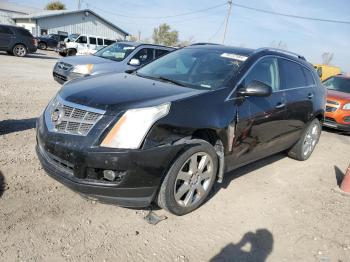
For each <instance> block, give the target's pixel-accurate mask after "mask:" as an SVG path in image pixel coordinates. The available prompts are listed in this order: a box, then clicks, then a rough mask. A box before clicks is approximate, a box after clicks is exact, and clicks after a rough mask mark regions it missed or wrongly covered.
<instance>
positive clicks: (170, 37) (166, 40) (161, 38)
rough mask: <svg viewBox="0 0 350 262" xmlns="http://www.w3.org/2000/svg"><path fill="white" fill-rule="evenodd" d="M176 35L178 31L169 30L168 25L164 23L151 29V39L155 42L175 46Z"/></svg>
mask: <svg viewBox="0 0 350 262" xmlns="http://www.w3.org/2000/svg"><path fill="white" fill-rule="evenodd" d="M178 37H179V32H178V31H176V30H173V31H170V26H169V25H167V24H165V23H164V24H161V25H160V26H158V27H157V28H154V29H153V35H152V39H153V42H154V43H155V44H162V45H167V46H175V45H176V44H177V42H178V41H179V39H178Z"/></svg>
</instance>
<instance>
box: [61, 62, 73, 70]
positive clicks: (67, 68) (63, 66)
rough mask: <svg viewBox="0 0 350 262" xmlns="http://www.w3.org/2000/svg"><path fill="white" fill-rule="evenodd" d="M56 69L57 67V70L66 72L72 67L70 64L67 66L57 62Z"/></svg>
mask: <svg viewBox="0 0 350 262" xmlns="http://www.w3.org/2000/svg"><path fill="white" fill-rule="evenodd" d="M57 67H58V68H59V69H62V70H65V71H68V70H70V69H71V68H72V67H73V66H72V65H71V64H67V63H64V62H58V63H57Z"/></svg>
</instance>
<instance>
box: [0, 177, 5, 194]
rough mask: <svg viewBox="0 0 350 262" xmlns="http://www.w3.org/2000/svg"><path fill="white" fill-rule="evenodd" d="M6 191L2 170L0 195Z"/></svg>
mask: <svg viewBox="0 0 350 262" xmlns="http://www.w3.org/2000/svg"><path fill="white" fill-rule="evenodd" d="M4 191H5V177H4V175H3V174H2V172H1V171H0V197H1V196H2V195H3V194H4Z"/></svg>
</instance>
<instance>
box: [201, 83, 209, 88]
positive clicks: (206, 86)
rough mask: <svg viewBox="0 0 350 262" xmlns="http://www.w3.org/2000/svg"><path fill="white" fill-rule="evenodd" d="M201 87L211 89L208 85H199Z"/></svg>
mask: <svg viewBox="0 0 350 262" xmlns="http://www.w3.org/2000/svg"><path fill="white" fill-rule="evenodd" d="M201 87H205V88H211V86H210V85H204V84H201Z"/></svg>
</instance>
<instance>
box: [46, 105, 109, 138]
mask: <svg viewBox="0 0 350 262" xmlns="http://www.w3.org/2000/svg"><path fill="white" fill-rule="evenodd" d="M103 114H104V111H103V110H99V109H95V108H90V107H85V106H82V105H79V104H74V103H70V102H67V101H63V100H62V99H61V98H55V99H54V100H53V101H52V102H51V103H50V105H49V107H48V109H47V111H46V112H45V121H46V124H47V127H48V129H49V130H50V131H52V132H57V133H64V134H71V135H80V136H86V135H87V134H88V133H89V132H90V130H91V129H92V128H93V127H94V126H95V124H96V123H97V122H98V121H99V120H100V119H101V118H102V116H103ZM54 116H55V118H54Z"/></svg>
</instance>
